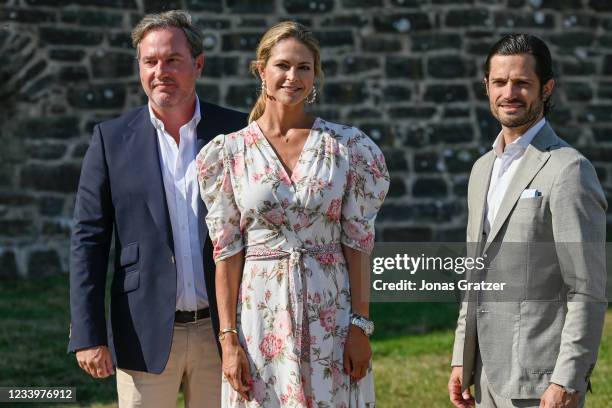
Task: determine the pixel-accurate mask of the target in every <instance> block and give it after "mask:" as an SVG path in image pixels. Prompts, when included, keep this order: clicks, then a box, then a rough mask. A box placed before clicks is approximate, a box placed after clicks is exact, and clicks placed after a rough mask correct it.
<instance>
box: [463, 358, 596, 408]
mask: <svg viewBox="0 0 612 408" xmlns="http://www.w3.org/2000/svg"><path fill="white" fill-rule="evenodd" d="M474 399H475V400H476V408H539V407H540V399H510V398H505V397H502V396H500V395H498V394H496V393H495V391H493V389H492V388H491V385H490V384H489V381H488V380H487V375H486V373H485V370H484V368H483V366H482V360H481V359H480V353H478V357H477V359H476V369H475V372H474ZM584 400H585V398H584V395H583V396H582V398H581V399H580V402H579V403H578V407H579V408H582V407H584Z"/></svg>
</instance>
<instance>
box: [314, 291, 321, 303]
mask: <svg viewBox="0 0 612 408" xmlns="http://www.w3.org/2000/svg"><path fill="white" fill-rule="evenodd" d="M312 302H313V303H316V304H319V303H321V294H320V293H319V292H316V293H315V294H314V295H313V296H312Z"/></svg>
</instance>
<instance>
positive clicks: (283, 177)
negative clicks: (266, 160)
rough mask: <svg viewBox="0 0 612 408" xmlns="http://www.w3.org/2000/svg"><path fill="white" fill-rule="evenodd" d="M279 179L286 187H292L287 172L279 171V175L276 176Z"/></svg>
mask: <svg viewBox="0 0 612 408" xmlns="http://www.w3.org/2000/svg"><path fill="white" fill-rule="evenodd" d="M276 175H277V177H278V179H279V180H280V181H281V182H282V183H283V184H284V185H286V186H290V185H291V180H290V179H289V176H287V172H286V171H285V170H282V169H281V170H279V171H278V173H277V174H276Z"/></svg>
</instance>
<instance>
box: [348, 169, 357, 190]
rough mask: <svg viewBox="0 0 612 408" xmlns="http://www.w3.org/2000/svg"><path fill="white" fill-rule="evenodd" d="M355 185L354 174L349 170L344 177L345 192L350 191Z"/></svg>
mask: <svg viewBox="0 0 612 408" xmlns="http://www.w3.org/2000/svg"><path fill="white" fill-rule="evenodd" d="M354 185H355V174H354V173H353V172H352V171H351V170H349V172H348V173H347V175H346V190H352V189H353V186H354Z"/></svg>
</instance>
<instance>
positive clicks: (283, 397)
mask: <svg viewBox="0 0 612 408" xmlns="http://www.w3.org/2000/svg"><path fill="white" fill-rule="evenodd" d="M280 400H281V403H282V404H283V405H287V403H288V402H289V396H288V395H287V394H281V395H280Z"/></svg>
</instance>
